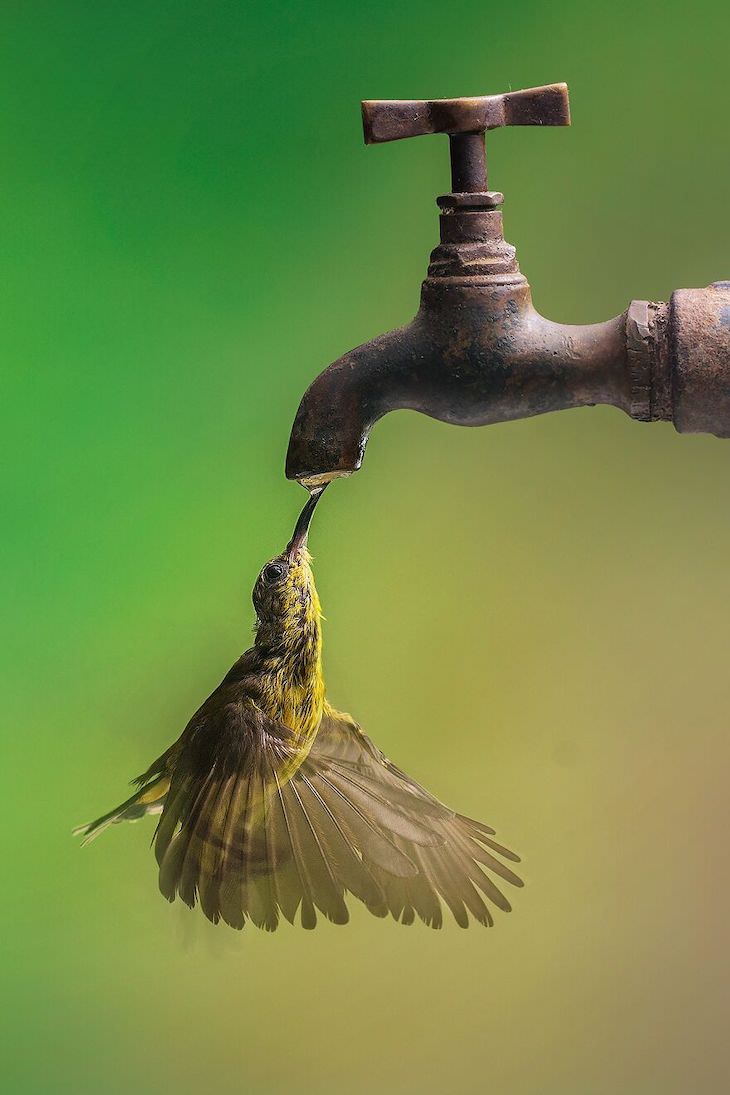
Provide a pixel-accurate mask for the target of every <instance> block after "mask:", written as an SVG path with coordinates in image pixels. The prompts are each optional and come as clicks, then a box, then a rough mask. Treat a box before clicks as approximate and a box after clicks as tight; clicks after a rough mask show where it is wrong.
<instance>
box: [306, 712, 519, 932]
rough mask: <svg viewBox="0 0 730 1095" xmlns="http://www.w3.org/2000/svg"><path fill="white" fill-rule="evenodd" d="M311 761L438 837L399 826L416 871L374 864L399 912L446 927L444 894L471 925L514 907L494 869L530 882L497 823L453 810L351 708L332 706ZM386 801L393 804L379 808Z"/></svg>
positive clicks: (382, 819)
mask: <svg viewBox="0 0 730 1095" xmlns="http://www.w3.org/2000/svg"><path fill="white" fill-rule="evenodd" d="M308 764H311V765H314V766H316V768H317V769H318V770H319V771H320V773H321V774H322V777H323V778H326V776H327V774H328V773H333V774H336V776H337V778H338V779H339V780H341V781H344V782H346V783H347V785H348V786H349V787H350V788H351V789H352V790H353V791H354V792H355V793H361V794H363V795H368V796H370V799H371V801H372V803H373V809H374V814H373V820H374V821H375V822H376V824H381V825H383V826H384V827H386V826H387V824H388V821H387V810H392V809H394V808H397V809H399V810H400V811H402V813H403V814H404V815H405V816H408V817H410V818H411V819H412V820H413V821H414V822H416V823H419V824H423V825H425V826H427V827H428V828H429V829H430V830H431V831H432V832H433V833H434V834H435V835H436V836H437V837H438V840H436V841H435V842H433V843H431V844H430V845H427V846H426V845H422V844H416V843H413V842H410V841H409V840H408V838H407V837H406V836H405V835H404V834H403V833H395V832H393V833H392V838H393V842H394V843H395V845H396V847H398V848H399V849H400V850H401V851H402V852H403V853H404V854H405V855H407V856H408V858H409V859H410V860H411V861H412V862H413V863H414V865H415V867H416V873H415V874H413V875H408V876H400V877H395V876H393V875H391V874H389V873H388V872H387V871H381V870H378V869H377V867H374V866H373V865H370V866H371V869H372V871H373V874H374V877H375V879H376V881H377V883H378V884H379V886H380V887H381V889H382V891H383V894H384V896H385V900H386V904H387V906H388V910H389V912H390V913H391V914H392V916H393V917H395V919H400V920H401V921H402V922H403V923H407V924H409V923H412V922H413V920H414V919H415V916H416V915H418V916H419V917H420V918H421V920H423V921H424V922H425V923H426V924H430V925H431V926H432V927H440V926H441V923H442V909H441V901H443V902H444V903H445V904H446V905H447V906H448V908H449V909H450V910H451V912H452V913H453V915H454V918H455V920H456V921H457V923H458V924H459V925H460V926H462V927H467V925H468V922H469V915H468V914H469V913H471V915H472V916H473V917H474V919H476V920H478V921H479V922H480V923H482V924H487V925H491V924H492V923H493V921H492V915H491V912H490V908H489V904H490V903H491V904H493V905H495V906H496V907H497V908H500V909H502V910H504V911H505V912H509V910H510V908H511V906H510V903H509V901H508V900H507V898H506V897H505V896H504V894H503V893H502V890H501V889H500V888H499V886H498V885H497V883H496V882H495V881H494V877H493V876H495V877H496V878H497V879H498V880H500V881H501V882H507V883H510V884H511V885H513V886H522V884H523V883H522V880H521V879H520V878H519V877H518V876H517V875H516V874H515V873H514V871H512V870H510V868H509V867H508V866H507V865H506V864H505V863H504V862H503V860H509V861H511V862H513V863H519V856H517V855H515V853H514V852H511V851H509V849H507V848H505V847H503V846H502V845H501V844H499V843H497V841H496V840H494V839H493V838H494V835H495V832H494V829H492V828H490V827H489V826H488V825H484V824H482V823H481V822H478V821H473V820H472V819H471V818H468V817H464V816H463V815H462V814H458V813H455V812H454V811H453V810H450V809H449V808H448V807H446V806H444V805H443V803H441V802H439V801H438V799H436V798H434V797H433V795H431V794H429V792H428V791H426V790H425V789H424V788H423V787H421V786H420V784H418V783H416V781H415V780H413V779H411V778H410V776H408V775H406V773H405V772H403V771H401V769H400V768H398V767H396V765H394V764H393V763H392V761H390V760H389V759H388V758H387V757H386V756H385V755H384V754H383V753H382V752H381V751H380V749H378V748H377V747H376V746H375V745H374V744H373V742H372V741H371V740H370V738H368V737H367V735H365V734H364V733H363V732H362V730H361V729H360V727H359V726H358V725H357V723H355V722H354V720H353V719H352V718H351V716H350V715H346V714H343V713H340V712H338V711H335V710H333V709H332V708H328V709H327V711H326V712H325V715H324V716H323V719H322V724H321V727H320V729H319V732H318V734H317V738H316V740H315V743H314V746H313V748H312V752H311V753H310V757H309V760H308ZM381 804H382V805H384V806H385V807H387V810H386V809H383V810H382V811H381V812H379V810H378V807H379V806H380V805H381Z"/></svg>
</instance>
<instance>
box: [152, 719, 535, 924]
mask: <svg viewBox="0 0 730 1095" xmlns="http://www.w3.org/2000/svg"><path fill="white" fill-rule="evenodd" d="M491 832H492V830H488V829H486V828H485V827H481V826H479V825H478V823H476V822H470V821H468V820H467V819H465V818H461V817H459V815H456V814H453V813H452V812H451V811H449V810H448V809H447V808H446V807H444V806H443V805H442V804H441V803H439V802H438V801H437V800H436V799H434V798H432V797H431V796H430V795H428V794H427V792H425V791H424V790H423V789H422V788H420V787H419V786H418V785H417V784H416V783H414V782H413V781H412V780H410V779H409V778H408V777H407V776H405V775H404V774H403V773H402V772H400V771H399V770H398V769H397V768H395V766H394V765H392V764H390V762H388V761H387V760H386V759H385V758H384V757H383V756H382V754H381V753H379V751H378V750H376V749H375V747H374V746H373V745H372V743H370V742H369V740H368V739H367V738H365V737H364V735H362V734H361V733H360V731H359V730H358V729H357V728H356V727H355V725H354V724H353V723H352V722H351V720H350V721H348V717H347V716H338V715H336V714H335V713H328V714H327V715H326V716H325V718H324V720H323V723H322V727H321V729H320V731H319V734H318V736H317V738H316V740H315V743H314V746H313V747H312V750H311V752H310V753H309V754H308V755H306V754H302V753H300V754H297V752H296V749H295V748H294V746H293V744H292V737H291V734H290V732H289V731H288V730H287V729H286V728H285V727H283V726H281V725H279V724H277V723H275V722H273V721H272V720H270V719H269V718H267V716H265V715H264V714H263V712H261V711H260V709H258V708H257V707H256V706H255V704H253V703H252V702H251V701H250V700H243V701H237V702H234V703H228V704H226V705H224V706H222V707H220V708H218V709H217V710H214V711H208V712H207V713H206V716H205V718H203V719H202V720H201V722H200V723H199V724H197V725H192V726H190V727H189V728H188V731H187V732H186V735H184V740H181V742H180V748H179V750H178V752H177V753H176V756H175V762H174V769H173V772H172V776H171V783H170V790H169V793H168V795H167V800H166V803H165V807H164V810H163V813H162V816H161V818H160V823H159V825H158V828H157V832H156V834H155V852H156V856H157V860H158V863H159V867H160V889H161V891H162V893H163V894H164V895H165V896H166V897H167V898H168V899H169V900H171V901H172V900H174V899H175V897H176V896H180V897H181V898H182V900H183V901H185V902H186V903H187V904H188V905H191V906H192V905H194V904H195V903H196V902H197V901H199V902H200V904H201V907H202V909H203V911H204V913H205V915H206V916H207V917H208V918H209V919H210V920H212V921H213V922H216V921H218V920H219V919H223V920H225V921H226V922H227V923H228V924H230V925H231V926H232V927H235V928H241V927H243V925H244V923H245V921H246V920H247V919H250V920H252V921H253V922H254V923H255V924H257V925H258V926H259V927H262V928H266V929H268V930H270V931H271V930H273V929H274V928H276V926H277V924H278V921H279V917H280V915H283V916H284V917H286V919H287V920H289V921H291V922H294V919H295V917H296V916H297V913H298V912H299V915H300V918H301V923H302V925H303V926H304V927H307V928H313V927H314V926H315V924H316V921H317V911H319V912H321V913H322V914H323V915H324V916H326V917H327V918H328V919H330V920H332V921H334V922H335V923H345V922H346V921H347V919H348V911H347V906H346V904H345V896H346V894H347V893H348V892H349V893H351V894H353V896H355V897H356V898H358V899H359V900H360V901H362V902H363V903H364V904H365V905H366V906H367V907H368V909H369V910H370V911H371V912H372V913H374V914H375V915H376V916H385V915H387V913H388V912H389V911H390V912H391V913H392V914H393V915H394V916H396V917H397V918H398V917H399V918H400V919H401V920H402V921H403V922H406V923H407V922H410V921H412V920H413V919H414V913H418V915H419V916H420V917H421V918H422V919H423V920H424V921H425V922H426V923H429V924H432V925H433V926H434V927H437V926H440V924H441V907H440V903H439V895H440V896H441V897H442V898H443V899H444V900H445V901H446V903H447V904H448V905H449V907H450V908H451V909H452V911H453V912H454V915H455V917H456V919H457V921H458V922H459V923H464V924H465V923H466V922H467V917H466V912H465V909H469V910H470V911H471V912H472V914H473V915H474V916H475V917H476V918H477V919H479V920H481V921H482V922H483V923H491V916H490V914H489V912H488V910H487V907H486V905H485V903H484V901H483V900H482V898H481V897H480V896H479V894H478V893H477V890H476V889H475V888H474V886H475V885H476V886H477V887H478V888H479V889H481V891H482V893H483V894H485V895H486V896H487V897H489V898H491V900H492V901H493V902H494V903H495V904H497V905H499V906H500V907H502V908H509V905H508V904H507V902H506V900H505V899H504V898H503V896H502V894H501V893H500V891H499V890H498V889H497V887H496V886H495V885H494V883H493V882H492V881H491V879H490V878H489V877H488V876H487V875H486V874H484V872H483V871H482V870H481V869H480V867H479V865H478V864H479V863H482V864H484V865H486V866H487V867H488V868H489V869H491V870H492V872H493V873H497V874H501V876H502V877H503V878H505V879H506V880H507V881H512V882H514V884H517V885H519V884H520V882H519V879H517V876H516V875H513V874H512V872H511V871H509V870H508V868H506V867H505V866H504V865H503V864H502V863H501V862H499V861H498V860H497V859H496V858H495V856H494V854H493V853H494V852H495V851H497V852H499V853H500V854H501V855H502V856H503V857H506V858H512V859H516V857H515V856H513V855H512V853H510V852H507V851H506V850H505V849H500V847H499V845H496V844H494V842H493V841H492V840H491V836H490V834H491Z"/></svg>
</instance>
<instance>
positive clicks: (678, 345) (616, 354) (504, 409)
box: [286, 84, 730, 485]
mask: <svg viewBox="0 0 730 1095" xmlns="http://www.w3.org/2000/svg"><path fill="white" fill-rule="evenodd" d="M362 106H363V124H364V132H365V140H366V142H367V143H378V142H385V141H392V140H398V139H400V138H403V137H414V136H421V135H424V134H431V133H443V134H447V135H448V137H449V143H450V153H451V173H452V190H451V192H450V193H449V194H444V195H441V196H440V197H439V198H437V204H438V206H439V208H440V211H441V212H440V217H439V221H440V242H439V244H438V246H437V247H436V248H435V249H434V250H433V252H432V253H431V261H430V265H429V268H428V276H427V277H426V280H425V281H424V282H423V285H422V288H421V303H420V307H419V310H418V313H417V315H416V316H415V318H414V319H413V320H412V321H411V323H409V324H408V325H407V326H405V327H400V328H398V329H396V330H394V331H390V332H389V333H388V334H385V335H381V336H379V337H378V338H375V339H373V340H372V341H371V342H367V343H365V344H364V345H362V346H359V347H357V348H356V349H355V350H352V351H350V352H349V353H347V354H345V355H344V356H343V357H341V358H340V359H339V360H338V361H335V362H334V363H333V364H332V365H330V366H329V367H328V368H327V369H325V370H324V372H323V373H321V374H320V375H319V376H318V377H317V378H316V380H315V381H314V382H313V383H312V384H311V385H310V387H309V389H308V390H307V392H306V393H305V395H304V397H303V399H302V402H301V404H300V407H299V411H298V412H297V416H296V418H295V421H294V425H293V428H292V434H291V438H290V442H289V451H288V455H287V465H286V473H287V475H288V476H289V478H295V479H298V480H300V481H302V482H304V483H307V484H308V485H315V484H318V483H324V482H327V481H329V480H330V479H332V478H335V477H337V476H342V475H349V474H350V473H351V472H353V471H355V470H357V468H359V467H360V464H361V462H362V459H363V454H364V451H365V446H366V444H367V440H368V436H369V434H370V430H371V428H372V426H373V424H374V423H375V422H377V420H378V419H379V418H381V417H382V416H383V415H384V414H387V413H388V412H389V411H391V410H396V409H400V408H410V409H412V410H416V411H420V412H421V413H423V414H426V415H429V416H431V417H432V418H437V419H440V420H441V421H444V422H451V423H454V424H457V425H463V426H481V425H488V424H490V423H493V422H505V421H508V420H511V419H517V418H526V417H529V416H531V415H536V414H544V413H546V412H548V411H555V410H562V409H565V408H570V407H582V406H589V405H593V404H597V403H604V404H610V405H613V406H615V407H619V408H620V409H621V410H623V411H625V412H626V413H627V414H629V415H631V416H632V417H633V418H635V419H636V420H637V421H642V422H650V421H657V420H666V421H673V422H674V425H675V427H676V428H677V430H679V431H680V432H685V431H698V430H699V431H702V432H708V433H714V434H715V435H717V436H718V437H727V436H730V282H717V283H715V285H713V286H710V287H709V288H707V289H682V290H679V291H677V292H676V293H674V294H673V296H672V300H671V302H670V303H669V304H667V303H663V302H651V301H632V302H631V303H630V304H629V307H628V308H627V310H626V311H625V312H623V313H622V314H621V315H619V316H616V317H614V318H613V319H610V320H607V321H606V322H605V323H596V324H590V325H585V326H580V325H578V326H576V325H567V324H561V323H553V322H551V321H550V320H548V319H545V318H544V317H542V316H541V315H539V313H538V312H536V311H535V309H534V307H533V305H532V298H531V293H530V286H529V284H528V282H527V280H526V278H525V277H524V276H523V275H522V274H521V273H520V269H519V265H518V263H517V258H516V254H515V249H514V247H512V246H511V245H510V244H509V243H507V242H506V241H505V239H504V235H503V231H502V214H501V211H500V210H499V208H498V207H499V205H500V204H501V202H502V200H503V198H502V195H501V194H500V193H498V192H495V191H490V190H489V189H488V186H487V163H486V154H485V145H484V133H485V130H487V129H496V128H498V127H500V126H505V125H567V124H569V122H570V115H569V109H568V94H567V87H566V86H565V84H551V85H548V86H547V87H543V88H530V89H529V90H527V91H519V92H510V93H508V94H506V95H492V96H484V97H481V98H470V99H441V100H408V101H395V102H390V101H380V100H378V101H370V102H365V103H363V105H362Z"/></svg>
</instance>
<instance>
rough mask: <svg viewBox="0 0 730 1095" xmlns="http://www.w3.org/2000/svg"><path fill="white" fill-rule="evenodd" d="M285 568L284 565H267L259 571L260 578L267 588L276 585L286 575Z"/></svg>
mask: <svg viewBox="0 0 730 1095" xmlns="http://www.w3.org/2000/svg"><path fill="white" fill-rule="evenodd" d="M286 571H287V567H286V565H285V564H284V563H267V564H266V566H265V567H264V569H263V570H262V571H261V577H262V578H263V580H264V582H266V585H267V586H273V585H276V583H277V582H280V581H281V579H282V578H283V577H284V575H285V574H286Z"/></svg>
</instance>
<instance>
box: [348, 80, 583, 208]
mask: <svg viewBox="0 0 730 1095" xmlns="http://www.w3.org/2000/svg"><path fill="white" fill-rule="evenodd" d="M362 121H363V130H364V133H365V143H366V144H380V143H382V142H384V141H399V140H402V139H403V138H404V137H422V136H425V135H426V134H428V133H447V134H448V136H449V140H450V144H451V174H452V190H453V191H454V193H466V194H469V193H471V194H473V193H479V192H484V191H486V190H487V165H486V154H485V150H484V134H485V132H486V131H487V130H488V129H499V128H500V127H501V126H506V125H570V106H569V104H568V85H567V84H546V85H545V86H544V87H531V88H526V89H525V90H524V91H508V92H505V93H504V94H503V95H482V96H478V97H475V98H464V99H368V100H365V102H363V104H362Z"/></svg>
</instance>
